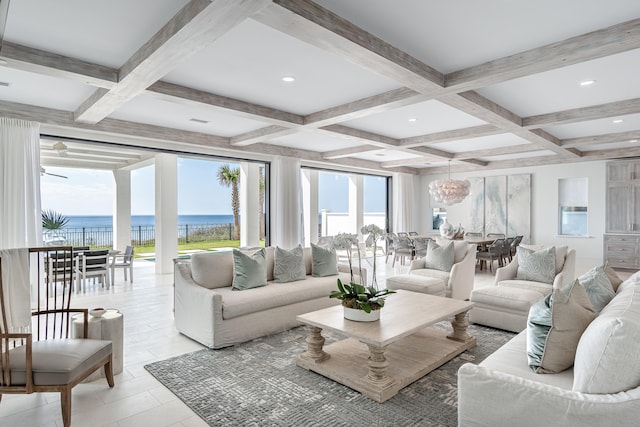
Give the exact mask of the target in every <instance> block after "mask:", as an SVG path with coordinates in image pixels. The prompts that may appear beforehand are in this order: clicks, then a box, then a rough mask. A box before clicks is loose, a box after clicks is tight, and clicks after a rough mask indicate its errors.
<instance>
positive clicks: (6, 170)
mask: <svg viewBox="0 0 640 427" xmlns="http://www.w3.org/2000/svg"><path fill="white" fill-rule="evenodd" d="M41 244H42V216H41V212H40V124H39V123H36V122H28V121H25V120H18V119H9V118H5V117H0V249H8V248H24V247H29V246H40V245H41Z"/></svg>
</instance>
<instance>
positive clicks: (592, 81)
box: [580, 80, 596, 86]
mask: <svg viewBox="0 0 640 427" xmlns="http://www.w3.org/2000/svg"><path fill="white" fill-rule="evenodd" d="M595 82H596V81H595V80H583V81H581V82H580V86H591V85H592V84H594V83H595Z"/></svg>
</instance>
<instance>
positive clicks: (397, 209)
mask: <svg viewBox="0 0 640 427" xmlns="http://www.w3.org/2000/svg"><path fill="white" fill-rule="evenodd" d="M414 189H415V186H414V181H413V175H409V174H404V173H395V174H393V231H395V232H398V231H409V230H414V229H415V227H414V225H413V207H414V204H415V203H417V200H414V197H415V195H414Z"/></svg>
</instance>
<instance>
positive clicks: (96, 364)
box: [0, 246, 114, 427]
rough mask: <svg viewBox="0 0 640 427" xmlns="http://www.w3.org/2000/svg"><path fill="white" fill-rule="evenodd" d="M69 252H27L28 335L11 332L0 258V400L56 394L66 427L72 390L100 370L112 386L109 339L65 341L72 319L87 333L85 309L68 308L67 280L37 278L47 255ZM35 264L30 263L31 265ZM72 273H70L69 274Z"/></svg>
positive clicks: (38, 250) (62, 248) (70, 288)
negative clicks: (80, 318)
mask: <svg viewBox="0 0 640 427" xmlns="http://www.w3.org/2000/svg"><path fill="white" fill-rule="evenodd" d="M67 251H68V252H69V253H71V247H70V246H69V247H55V248H32V249H29V252H30V256H31V262H30V266H29V268H30V270H31V271H32V272H33V274H32V276H37V295H35V296H32V298H31V300H32V301H37V302H36V303H35V304H34V305H35V308H32V309H31V311H32V312H31V314H32V322H31V323H32V325H31V328H32V330H31V332H30V333H15V332H12V331H10V330H9V329H10V328H9V322H8V313H9V305H8V304H9V297H8V295H7V294H5V292H4V291H3V283H2V259H0V314H1V316H2V318H1V319H0V327H1V328H0V341H1V344H2V345H1V350H2V352H1V354H0V374H1V377H0V399H1V398H2V394H5V393H7V394H31V393H42V392H59V393H60V406H61V410H62V421H63V425H64V426H65V427H68V426H70V425H71V389H72V388H73V387H75V386H76V385H77V384H79V383H80V382H82V381H83V380H84V379H85V378H87V377H88V376H89V375H90V374H91V373H93V372H94V371H95V370H97V369H99V368H101V367H104V372H105V376H106V379H107V383H108V384H109V387H113V386H114V382H113V370H112V364H111V360H112V345H111V341H103V340H92V339H84V338H69V332H70V329H71V322H72V321H73V319H72V317H71V315H72V314H74V313H79V314H83V315H84V324H83V334H84V335H83V336H84V337H86V336H87V331H88V316H89V314H88V310H87V309H86V308H84V309H77V308H70V301H71V295H72V293H73V292H72V286H71V283H72V280H73V278H72V277H71V278H69V282H68V283H66V285H64V282H63V285H62V286H51V284H50V282H49V281H50V280H51V277H52V276H51V274H48V275H44V274H42V273H43V272H44V271H45V268H44V266H45V265H46V262H47V261H46V260H47V259H48V258H49V255H51V254H53V253H56V254H60V253H64V252H67ZM34 260H35V261H34ZM71 275H73V270H71Z"/></svg>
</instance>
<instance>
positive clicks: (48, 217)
mask: <svg viewBox="0 0 640 427" xmlns="http://www.w3.org/2000/svg"><path fill="white" fill-rule="evenodd" d="M68 222H69V218H67V217H66V216H64V215H62V214H61V213H59V212H56V211H54V210H53V209H47V210H44V211H42V228H44V229H45V230H60V229H61V228H63V227H64V226H65V225H67V223H68Z"/></svg>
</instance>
